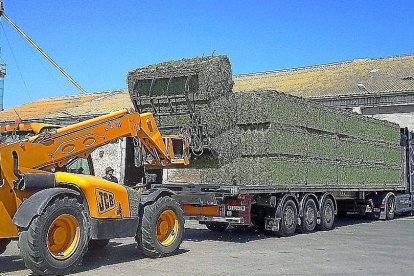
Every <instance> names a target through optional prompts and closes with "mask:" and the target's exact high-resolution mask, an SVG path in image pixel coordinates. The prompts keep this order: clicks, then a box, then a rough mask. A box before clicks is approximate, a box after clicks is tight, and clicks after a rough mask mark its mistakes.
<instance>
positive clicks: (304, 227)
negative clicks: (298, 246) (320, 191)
mask: <svg viewBox="0 0 414 276" xmlns="http://www.w3.org/2000/svg"><path fill="white" fill-rule="evenodd" d="M317 219H318V209H317V208H316V203H315V200H313V199H312V198H309V199H307V200H306V202H305V206H304V208H303V216H302V218H301V225H300V227H299V232H301V233H309V232H312V231H313V230H315V228H316V222H317Z"/></svg>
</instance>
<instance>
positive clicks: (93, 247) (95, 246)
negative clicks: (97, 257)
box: [88, 240, 109, 250]
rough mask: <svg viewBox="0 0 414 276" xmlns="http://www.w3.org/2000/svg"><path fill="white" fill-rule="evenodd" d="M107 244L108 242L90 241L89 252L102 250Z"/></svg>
mask: <svg viewBox="0 0 414 276" xmlns="http://www.w3.org/2000/svg"><path fill="white" fill-rule="evenodd" d="M108 244H109V240H90V241H89V244H88V249H89V250H97V249H102V248H104V247H105V246H107V245H108Z"/></svg>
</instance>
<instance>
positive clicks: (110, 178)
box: [103, 167, 118, 183]
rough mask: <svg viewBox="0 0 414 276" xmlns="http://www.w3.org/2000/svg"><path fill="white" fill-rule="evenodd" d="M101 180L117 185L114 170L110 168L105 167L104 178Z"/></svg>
mask: <svg viewBox="0 0 414 276" xmlns="http://www.w3.org/2000/svg"><path fill="white" fill-rule="evenodd" d="M103 179H105V180H108V181H111V182H114V183H118V178H116V177H115V176H114V169H112V168H111V167H107V168H106V169H105V176H104V177H103Z"/></svg>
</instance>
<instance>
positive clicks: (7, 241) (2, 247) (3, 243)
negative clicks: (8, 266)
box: [0, 239, 11, 255]
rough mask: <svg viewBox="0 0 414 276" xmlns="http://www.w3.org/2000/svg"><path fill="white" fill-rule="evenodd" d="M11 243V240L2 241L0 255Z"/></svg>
mask: <svg viewBox="0 0 414 276" xmlns="http://www.w3.org/2000/svg"><path fill="white" fill-rule="evenodd" d="M10 242H11V240H10V239H0V255H1V254H3V253H4V251H6V248H7V246H8V245H9V243H10Z"/></svg>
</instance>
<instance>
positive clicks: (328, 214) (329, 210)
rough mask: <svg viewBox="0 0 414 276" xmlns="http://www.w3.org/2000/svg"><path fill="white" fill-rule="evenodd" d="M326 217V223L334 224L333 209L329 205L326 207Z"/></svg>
mask: <svg viewBox="0 0 414 276" xmlns="http://www.w3.org/2000/svg"><path fill="white" fill-rule="evenodd" d="M324 216H325V221H326V222H327V223H331V222H332V217H333V208H332V205H331V204H327V205H326V207H325V212H324Z"/></svg>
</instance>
